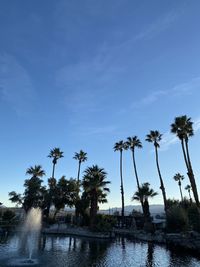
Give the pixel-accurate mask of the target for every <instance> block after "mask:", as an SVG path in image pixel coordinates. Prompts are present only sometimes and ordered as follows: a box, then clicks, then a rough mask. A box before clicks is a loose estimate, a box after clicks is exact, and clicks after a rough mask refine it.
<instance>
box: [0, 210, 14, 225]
mask: <svg viewBox="0 0 200 267" xmlns="http://www.w3.org/2000/svg"><path fill="white" fill-rule="evenodd" d="M14 217H15V213H14V211H12V210H5V211H4V213H3V215H2V221H7V222H9V221H11V220H12V219H13V218H14Z"/></svg>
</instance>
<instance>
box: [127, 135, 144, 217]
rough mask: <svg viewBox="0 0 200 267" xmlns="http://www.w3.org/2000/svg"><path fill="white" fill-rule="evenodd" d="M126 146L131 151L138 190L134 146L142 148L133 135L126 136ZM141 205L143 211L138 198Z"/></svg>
mask: <svg viewBox="0 0 200 267" xmlns="http://www.w3.org/2000/svg"><path fill="white" fill-rule="evenodd" d="M126 144H127V147H128V148H129V149H130V150H131V152H132V160H133V167H134V172H135V178H136V183H137V188H138V190H139V189H140V183H139V178H138V173H137V168H136V162H135V148H136V147H137V148H142V143H141V141H140V140H139V139H138V138H137V136H133V137H127V141H126ZM140 202H141V205H142V210H143V213H144V209H143V201H142V199H141V200H140Z"/></svg>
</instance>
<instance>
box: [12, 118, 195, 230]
mask: <svg viewBox="0 0 200 267" xmlns="http://www.w3.org/2000/svg"><path fill="white" fill-rule="evenodd" d="M171 132H172V133H173V134H175V135H176V136H177V137H178V138H179V140H180V143H181V148H182V152H183V159H184V162H185V165H186V170H187V175H188V178H189V184H188V185H187V186H186V187H185V190H186V191H187V192H188V196H189V199H186V198H184V197H183V191H182V180H183V179H185V177H184V175H182V174H180V173H176V174H175V175H174V177H172V178H173V179H174V180H175V181H176V182H177V184H178V187H179V190H180V196H181V201H175V200H170V199H167V193H166V188H165V180H164V178H163V176H162V174H161V168H160V165H159V155H158V151H159V148H160V141H161V140H162V134H161V133H160V132H159V131H158V130H151V131H150V133H149V134H147V135H146V141H147V142H150V143H152V144H153V146H154V149H155V160H156V168H157V172H158V178H159V182H160V189H161V193H162V196H163V204H164V209H165V213H166V218H167V227H168V229H169V230H172V231H177V230H178V229H179V230H180V229H181V230H185V229H189V228H190V229H194V230H198V231H200V228H199V226H200V211H199V208H200V203H199V196H198V192H197V186H196V180H195V176H194V172H193V168H192V162H191V158H190V153H189V139H190V137H191V136H193V135H194V131H193V122H192V121H191V118H188V117H187V116H186V115H184V116H180V117H176V118H175V120H174V122H173V123H172V124H171ZM136 148H140V149H141V148H142V143H141V141H140V140H139V138H138V137H137V136H133V137H128V138H127V140H126V141H123V140H121V141H119V142H116V143H115V144H114V151H117V152H119V154H120V161H119V167H120V190H121V202H122V208H121V217H122V222H123V221H124V216H125V214H124V205H125V203H124V194H125V192H124V180H123V171H122V170H123V152H124V151H125V150H130V151H131V155H132V161H133V170H134V175H135V179H136V185H137V188H136V191H135V193H134V194H133V197H132V200H133V201H135V200H136V201H139V202H140V203H141V207H142V211H143V216H144V218H145V221H146V222H150V221H151V215H150V211H149V202H148V199H149V198H152V197H154V196H156V195H157V194H158V193H157V192H155V191H154V190H153V189H152V188H150V184H149V183H148V182H145V183H141V181H140V177H139V175H138V170H137V165H136V158H135V150H136ZM48 157H49V158H51V159H52V175H51V177H50V178H49V179H48V185H47V186H44V185H43V177H44V176H45V171H44V170H43V169H42V166H40V165H35V166H31V167H29V168H28V169H27V171H26V174H27V175H29V176H30V177H29V178H28V179H26V180H25V182H24V192H23V194H22V195H21V194H18V193H16V192H15V191H12V192H10V193H9V199H10V200H11V201H12V202H13V203H17V204H20V205H22V207H23V208H24V210H25V212H28V211H29V209H30V208H32V207H40V208H41V209H42V211H43V216H44V218H45V219H46V220H47V221H48V219H49V213H50V208H51V207H52V206H53V207H54V208H55V209H54V210H55V211H54V217H55V216H56V214H57V213H58V212H59V210H61V209H63V208H64V207H65V206H68V207H75V214H76V220H75V223H78V222H79V219H80V217H81V218H82V222H83V224H84V223H85V224H87V223H88V224H90V226H91V227H93V228H94V226H95V225H101V218H100V217H101V216H100V217H98V216H97V211H98V208H99V207H98V205H99V203H105V202H107V193H108V192H109V191H110V190H109V188H108V185H109V183H110V182H109V181H107V173H106V171H105V170H104V169H103V168H100V167H99V166H98V165H93V166H91V167H88V168H87V169H86V170H85V171H84V172H83V177H82V179H81V177H80V170H81V165H82V163H84V162H85V161H87V153H86V152H84V151H82V150H80V152H79V153H77V152H76V153H75V155H74V157H73V158H74V159H75V160H77V161H78V171H77V178H76V179H73V178H70V179H67V178H66V177H65V176H62V177H61V178H60V179H56V178H55V169H56V165H57V163H58V161H59V160H60V159H61V158H62V157H64V152H62V151H61V150H60V149H59V148H53V149H52V150H50V153H49V155H48ZM191 192H192V193H193V197H194V202H193V200H192V196H191ZM106 220H107V221H109V220H108V218H107V219H106ZM86 222H87V223H86ZM97 222H98V223H97ZM180 225H182V226H181V227H180Z"/></svg>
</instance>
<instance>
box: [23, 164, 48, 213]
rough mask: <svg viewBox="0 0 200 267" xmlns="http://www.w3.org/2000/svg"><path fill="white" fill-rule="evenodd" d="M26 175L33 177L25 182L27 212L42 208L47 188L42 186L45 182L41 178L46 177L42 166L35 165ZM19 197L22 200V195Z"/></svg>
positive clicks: (24, 203) (24, 204)
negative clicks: (34, 208)
mask: <svg viewBox="0 0 200 267" xmlns="http://www.w3.org/2000/svg"><path fill="white" fill-rule="evenodd" d="M26 174H28V175H31V178H30V179H26V180H25V182H24V187H25V191H24V197H23V207H24V209H25V211H26V212H27V211H28V210H29V209H30V208H32V207H41V206H42V202H43V200H44V193H45V188H44V187H43V186H42V185H41V184H42V182H43V180H42V179H40V178H42V177H43V176H44V175H45V171H44V170H43V169H42V166H41V165H35V166H34V167H32V166H31V167H29V168H28V169H27V170H26ZM18 197H19V198H20V195H18Z"/></svg>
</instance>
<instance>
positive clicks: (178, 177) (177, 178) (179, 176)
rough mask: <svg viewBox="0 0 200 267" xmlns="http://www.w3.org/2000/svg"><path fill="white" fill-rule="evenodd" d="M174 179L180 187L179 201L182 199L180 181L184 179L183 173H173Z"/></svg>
mask: <svg viewBox="0 0 200 267" xmlns="http://www.w3.org/2000/svg"><path fill="white" fill-rule="evenodd" d="M173 178H174V180H175V181H177V182H178V186H179V189H180V194H181V201H183V194H182V188H181V181H182V180H184V178H185V177H184V175H181V174H180V173H179V172H178V173H176V174H175V175H174V177H173Z"/></svg>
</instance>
